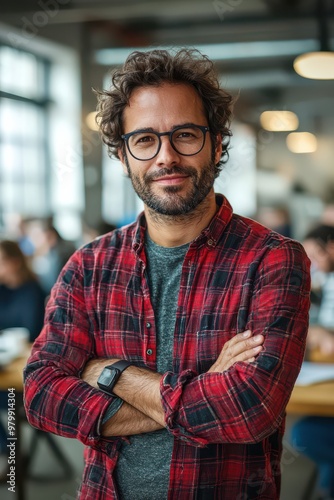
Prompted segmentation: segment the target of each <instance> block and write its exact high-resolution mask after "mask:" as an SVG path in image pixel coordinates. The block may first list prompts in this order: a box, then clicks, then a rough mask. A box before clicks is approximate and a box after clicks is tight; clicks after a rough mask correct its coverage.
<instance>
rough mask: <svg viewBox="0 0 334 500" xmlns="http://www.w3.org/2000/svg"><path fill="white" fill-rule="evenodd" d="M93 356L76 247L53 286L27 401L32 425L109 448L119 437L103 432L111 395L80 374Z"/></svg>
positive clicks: (31, 364)
mask: <svg viewBox="0 0 334 500" xmlns="http://www.w3.org/2000/svg"><path fill="white" fill-rule="evenodd" d="M92 357H94V339H93V335H92V328H91V320H90V318H89V315H88V313H87V308H86V304H85V293H84V275H83V272H82V263H81V256H80V251H78V252H77V253H76V254H74V255H73V256H72V258H71V259H70V260H69V262H68V263H67V265H66V266H65V268H64V269H63V271H62V273H61V275H60V276H59V279H58V281H57V283H56V285H55V286H54V288H53V290H52V293H51V297H50V300H49V302H48V305H47V308H46V315H45V324H44V328H43V330H42V332H41V334H40V335H39V337H38V339H37V340H36V341H35V343H34V345H33V348H32V352H31V355H30V358H29V359H28V362H27V366H26V367H25V370H24V404H25V409H26V414H27V418H28V421H29V423H30V424H31V425H32V426H33V427H36V428H38V429H41V430H44V431H48V432H52V433H55V434H58V435H61V436H64V437H68V438H77V439H79V440H80V441H81V442H82V443H84V444H85V445H88V446H91V447H93V448H97V449H99V450H101V451H105V452H107V451H108V449H109V448H110V443H111V442H113V441H114V440H119V439H121V438H104V437H102V436H101V434H100V426H101V424H102V421H103V417H104V414H105V412H106V411H107V409H108V408H109V406H110V404H111V402H112V400H113V398H112V397H111V396H109V395H107V394H105V393H103V392H101V391H99V390H97V389H94V388H92V387H91V386H90V385H88V384H87V383H86V382H84V381H83V380H82V379H81V378H80V373H81V371H82V370H83V368H84V366H85V364H86V363H87V361H88V360H89V359H91V358H92ZM114 399H115V398H114Z"/></svg>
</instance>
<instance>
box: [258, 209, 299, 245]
mask: <svg viewBox="0 0 334 500" xmlns="http://www.w3.org/2000/svg"><path fill="white" fill-rule="evenodd" d="M255 218H256V220H258V221H259V222H260V223H261V224H263V225H264V226H266V227H270V229H273V231H277V232H278V233H279V234H282V235H283V236H287V237H288V238H291V222H290V214H289V211H288V209H287V208H286V207H284V206H263V207H259V208H258V211H257V215H256V217H255Z"/></svg>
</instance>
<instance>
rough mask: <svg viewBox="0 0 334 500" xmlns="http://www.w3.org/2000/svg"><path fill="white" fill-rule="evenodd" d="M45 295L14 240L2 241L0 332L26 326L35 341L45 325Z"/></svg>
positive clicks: (0, 248) (31, 338)
mask: <svg viewBox="0 0 334 500" xmlns="http://www.w3.org/2000/svg"><path fill="white" fill-rule="evenodd" d="M45 297H46V295H45V293H44V291H43V290H42V288H41V286H40V284H39V283H38V280H37V278H36V276H35V274H34V273H33V272H32V271H31V269H30V267H29V265H28V262H27V258H26V256H25V255H24V254H23V252H22V250H21V249H20V247H19V245H18V243H17V242H15V241H10V240H3V241H0V330H4V329H5V328H12V327H24V328H27V329H28V330H29V334H30V342H33V341H34V340H35V338H36V337H37V335H38V334H39V333H40V331H41V328H42V326H43V319H44V308H45Z"/></svg>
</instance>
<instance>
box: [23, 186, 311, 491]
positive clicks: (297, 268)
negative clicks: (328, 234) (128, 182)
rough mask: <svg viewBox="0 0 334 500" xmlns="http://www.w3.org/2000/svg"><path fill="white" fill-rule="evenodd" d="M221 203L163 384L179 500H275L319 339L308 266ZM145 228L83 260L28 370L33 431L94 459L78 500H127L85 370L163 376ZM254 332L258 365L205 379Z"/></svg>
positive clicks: (76, 262)
mask: <svg viewBox="0 0 334 500" xmlns="http://www.w3.org/2000/svg"><path fill="white" fill-rule="evenodd" d="M217 203H218V204H219V205H220V209H219V211H218V212H217V214H216V216H215V217H214V218H213V219H212V221H211V223H210V225H209V226H208V227H207V228H206V229H205V230H204V231H203V232H202V233H201V234H200V235H199V236H198V237H197V238H196V239H195V240H194V241H193V242H192V243H191V245H190V247H189V250H188V252H187V255H186V258H185V261H184V264H183V270H182V276H181V285H180V292H179V298H178V308H177V314H176V324H175V333H174V367H173V372H168V373H165V374H164V375H163V378H162V382H161V398H162V403H163V407H164V411H165V415H166V420H165V421H166V426H167V428H168V430H169V432H171V433H172V434H173V435H174V437H175V439H174V449H173V456H172V462H171V469H170V485H169V497H168V498H169V500H188V499H189V500H190V499H196V500H200V499H216V500H221V499H227V500H246V499H247V500H248V499H261V500H275V499H278V498H279V490H280V486H279V485H280V465H279V464H280V456H281V441H282V436H283V432H284V416H285V407H286V404H287V402H288V400H289V396H290V393H291V390H292V387H293V384H294V382H295V379H296V377H297V375H298V372H299V369H300V366H301V363H302V359H303V354H304V348H305V337H306V333H307V327H308V309H309V287H310V280H309V261H308V259H307V257H306V255H305V252H304V250H303V247H302V246H301V245H300V244H299V243H297V242H296V241H293V240H289V239H287V238H284V237H283V236H280V235H278V234H277V233H275V232H272V231H270V230H268V229H267V228H265V227H263V226H261V225H260V224H258V223H257V222H255V221H253V220H250V219H247V218H244V217H240V216H238V215H235V214H233V213H232V208H231V206H230V205H229V203H228V201H227V200H226V199H225V198H223V197H222V196H221V195H217ZM145 228H146V226H145V218H144V216H143V214H142V215H141V216H140V217H139V218H138V221H137V222H136V223H134V224H131V225H129V226H126V227H124V228H122V229H119V230H116V231H114V232H112V233H110V234H109V235H106V236H103V237H101V238H100V239H97V240H95V241H94V242H92V243H90V244H89V245H86V246H85V247H83V248H81V249H79V250H78V251H77V252H76V253H75V254H74V255H73V256H72V258H71V259H70V260H69V262H68V263H67V265H66V266H65V267H64V269H63V271H62V272H61V275H60V277H59V279H58V281H57V283H56V285H55V286H54V288H53V290H52V294H51V298H50V301H49V303H48V306H47V311H46V319H45V326H44V329H43V331H42V333H41V335H40V336H39V338H38V339H37V340H36V342H35V344H34V347H33V351H32V354H31V357H30V359H29V360H28V364H27V367H26V369H25V405H26V411H27V415H28V419H29V422H30V423H31V424H32V425H33V426H35V427H38V428H40V429H43V430H45V431H49V432H53V433H56V434H60V435H62V436H65V437H70V438H77V439H79V440H80V441H82V442H83V443H84V444H85V445H86V449H85V471H84V477H83V483H82V485H81V489H80V492H79V498H81V499H89V500H91V499H94V500H112V499H117V498H118V493H117V487H116V485H115V484H114V481H113V475H112V472H113V469H114V467H115V466H116V464H117V454H118V451H117V450H118V448H119V444H120V442H122V440H123V439H126V437H115V438H104V437H102V436H101V435H100V425H101V421H102V419H103V415H104V413H105V411H106V409H107V407H108V405H109V403H110V401H111V396H108V395H107V394H104V393H102V392H101V391H98V390H96V389H93V388H92V387H90V386H89V385H87V384H86V383H85V382H83V381H82V380H81V379H80V378H79V376H80V373H81V371H82V369H83V367H84V366H85V364H86V362H87V361H88V360H89V359H90V358H92V357H93V358H95V357H104V358H105V357H113V358H121V359H128V360H130V361H132V362H133V363H134V364H136V365H138V366H143V367H145V366H146V367H148V368H150V369H152V370H155V368H156V336H155V319H154V311H153V309H152V305H151V301H150V292H149V288H148V283H147V279H146V271H145V266H146V257H145V250H144V232H145ZM247 328H249V329H251V330H252V331H253V332H254V334H256V333H262V334H264V335H265V342H264V350H263V351H262V352H261V354H260V355H259V356H258V358H257V360H256V362H254V363H252V364H246V363H243V362H239V363H236V364H235V365H234V366H233V367H231V368H229V369H228V370H226V371H225V372H224V373H206V371H207V370H208V369H209V367H210V366H211V365H212V364H213V362H214V361H215V360H216V359H217V357H218V355H219V353H220V351H221V349H222V347H223V345H224V343H225V342H226V341H227V340H228V339H230V338H231V337H232V336H234V335H235V334H236V333H238V332H241V331H243V330H245V329H247ZM139 459H140V458H139ZM152 466H154V464H152Z"/></svg>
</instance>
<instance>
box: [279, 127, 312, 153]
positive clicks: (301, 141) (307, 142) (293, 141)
mask: <svg viewBox="0 0 334 500" xmlns="http://www.w3.org/2000/svg"><path fill="white" fill-rule="evenodd" d="M286 144H287V146H288V148H289V150H290V151H291V152H292V153H314V151H316V150H317V147H318V142H317V138H316V136H315V135H314V134H311V133H310V132H291V134H289V135H288V136H287V138H286Z"/></svg>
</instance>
